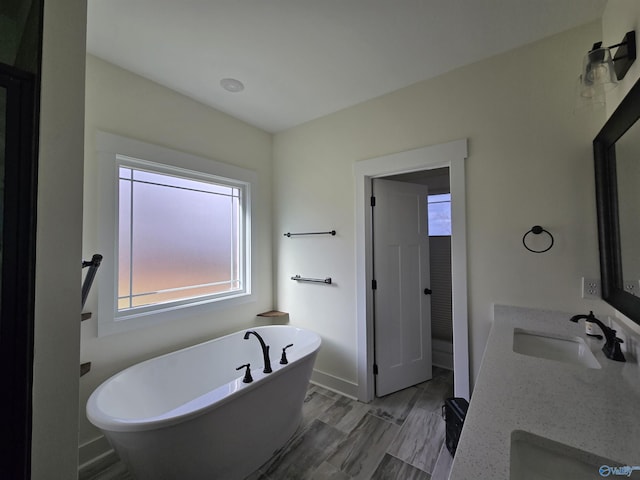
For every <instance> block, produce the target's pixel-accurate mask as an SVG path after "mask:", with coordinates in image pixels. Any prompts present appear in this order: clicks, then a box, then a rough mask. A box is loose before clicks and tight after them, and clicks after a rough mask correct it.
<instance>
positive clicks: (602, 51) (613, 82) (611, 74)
mask: <svg viewBox="0 0 640 480" xmlns="http://www.w3.org/2000/svg"><path fill="white" fill-rule="evenodd" d="M580 84H581V87H582V88H581V91H580V95H581V96H583V97H586V98H592V97H594V96H597V95H599V94H601V92H602V91H608V90H611V89H612V88H614V87H616V86H617V85H618V79H617V78H616V72H615V69H614V66H613V59H612V58H611V50H609V49H608V48H597V49H595V50H591V51H590V52H589V53H587V55H585V57H584V61H583V63H582V73H581V75H580Z"/></svg>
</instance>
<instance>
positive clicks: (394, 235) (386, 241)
mask: <svg viewBox="0 0 640 480" xmlns="http://www.w3.org/2000/svg"><path fill="white" fill-rule="evenodd" d="M372 192H373V196H374V198H375V203H374V205H375V206H374V207H373V208H372V211H373V214H372V215H373V221H372V223H373V251H374V255H373V257H374V258H373V261H374V279H375V281H374V282H375V283H374V288H375V290H374V326H375V340H374V346H375V365H376V367H375V371H377V374H376V395H377V396H383V395H387V394H389V393H392V392H395V391H398V390H402V389H404V388H407V387H410V386H412V385H415V384H417V383H421V382H424V381H426V380H429V379H430V378H431V376H432V371H431V367H432V365H431V297H430V293H431V290H430V285H429V281H430V280H429V231H428V228H429V227H428V218H427V193H428V191H427V187H426V186H425V185H415V184H411V183H405V182H396V181H391V180H385V179H373V181H372Z"/></svg>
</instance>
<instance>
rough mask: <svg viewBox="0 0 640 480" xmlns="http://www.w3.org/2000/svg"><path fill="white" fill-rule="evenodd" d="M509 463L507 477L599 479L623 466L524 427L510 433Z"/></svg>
mask: <svg viewBox="0 0 640 480" xmlns="http://www.w3.org/2000/svg"><path fill="white" fill-rule="evenodd" d="M509 463H510V471H509V478H510V480H538V479H540V480H567V479H580V480H591V479H594V480H595V479H600V480H602V478H603V477H605V476H609V475H605V474H606V473H609V474H610V475H611V476H613V477H614V478H615V477H616V475H615V474H614V473H613V468H614V467H624V466H623V465H621V464H620V463H619V462H614V461H612V460H609V459H606V458H603V457H600V456H598V455H595V454H593V453H589V452H585V451H583V450H579V449H577V448H573V447H570V446H568V445H565V444H562V443H559V442H555V441H553V440H549V439H548V438H544V437H540V436H538V435H534V434H532V433H529V432H525V431H523V430H514V431H513V432H511V451H510V459H509ZM601 469H602V474H601ZM618 473H620V471H618ZM629 473H631V478H640V472H637V471H630V472H629ZM636 475H638V477H636ZM624 477H625V478H628V477H627V475H626V474H625V475H624ZM618 478H622V477H618Z"/></svg>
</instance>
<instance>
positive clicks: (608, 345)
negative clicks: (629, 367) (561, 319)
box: [570, 312, 626, 362]
mask: <svg viewBox="0 0 640 480" xmlns="http://www.w3.org/2000/svg"><path fill="white" fill-rule="evenodd" d="M581 318H584V319H585V320H586V321H587V322H592V323H595V324H596V325H598V326H599V327H600V329H601V330H602V333H604V338H605V339H606V342H605V344H604V347H602V351H603V352H604V354H605V356H606V357H607V358H610V359H611V360H615V361H616V362H626V360H625V358H624V355H623V353H622V350H620V344H621V343H622V339H620V338H618V337H617V336H616V331H615V330H614V329H613V328H610V327H607V326H606V325H605V324H604V323H602V322H601V321H600V320H598V319H597V318H596V317H595V316H594V315H593V312H589V315H574V316H573V317H571V319H570V320H571V321H572V322H576V323H578V320H580V319H581Z"/></svg>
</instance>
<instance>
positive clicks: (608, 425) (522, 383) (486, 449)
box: [449, 305, 640, 480]
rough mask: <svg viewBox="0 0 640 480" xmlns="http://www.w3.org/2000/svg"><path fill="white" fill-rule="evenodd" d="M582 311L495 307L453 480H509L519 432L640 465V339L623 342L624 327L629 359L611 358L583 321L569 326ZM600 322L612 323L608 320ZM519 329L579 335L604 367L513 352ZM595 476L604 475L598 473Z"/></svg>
mask: <svg viewBox="0 0 640 480" xmlns="http://www.w3.org/2000/svg"><path fill="white" fill-rule="evenodd" d="M577 313H580V314H584V313H587V312H574V313H562V312H552V311H544V310H536V309H528V308H520V307H509V306H501V305H496V306H495V307H494V323H493V326H492V328H491V333H490V334H489V339H488V341H487V346H486V350H485V352H484V357H483V359H482V365H481V367H480V372H479V375H478V378H477V381H476V384H475V389H474V391H473V396H472V401H471V404H470V406H469V411H468V413H467V417H466V419H465V424H464V428H463V431H462V435H461V438H460V442H459V444H458V450H457V452H456V455H455V458H454V461H453V466H452V469H451V474H450V476H449V479H450V480H469V479H476V480H482V479H486V480H496V479H509V462H510V456H509V451H510V445H511V432H512V431H514V430H524V431H526V432H529V433H532V434H534V435H539V436H542V437H545V438H547V439H550V440H553V441H556V442H560V443H563V444H566V445H569V446H571V447H575V448H578V449H580V450H584V451H587V452H590V453H593V454H596V455H599V456H601V457H605V458H608V459H611V460H615V461H618V462H620V464H622V465H629V466H640V368H639V367H638V361H637V355H635V354H634V353H637V351H638V348H639V347H638V340H637V337H632V336H631V335H630V334H629V333H628V332H627V335H624V336H623V334H624V332H623V331H622V330H621V329H618V336H619V337H621V338H624V339H625V342H626V343H625V347H626V349H627V350H628V351H627V352H625V356H626V358H627V361H626V362H624V363H623V362H615V361H613V360H609V359H608V358H606V357H605V356H604V353H603V352H602V350H601V349H602V346H603V345H604V340H597V339H594V338H591V337H589V336H587V335H585V333H584V332H585V325H584V320H580V321H579V322H578V323H573V322H570V321H569V318H571V316H573V315H575V314H577ZM596 316H597V315H596ZM600 319H601V320H602V321H603V322H604V323H605V324H607V323H608V322H607V321H606V320H607V319H606V318H603V317H600ZM515 328H521V329H525V330H529V331H536V332H545V333H550V334H555V335H559V336H568V337H580V338H582V339H583V340H584V341H585V343H586V344H587V345H588V346H589V348H590V349H591V351H592V352H593V354H594V355H595V357H596V359H597V360H598V362H599V363H600V365H601V367H602V368H600V369H592V368H586V367H583V366H574V365H571V364H566V363H561V362H557V361H552V360H546V359H542V358H537V357H532V356H527V355H522V354H519V353H515V352H514V351H513V332H514V329H515ZM598 330H599V329H598ZM598 333H600V332H598ZM594 473H595V474H596V475H598V474H597V471H596V472H594ZM634 475H635V472H634ZM632 478H634V477H632Z"/></svg>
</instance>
